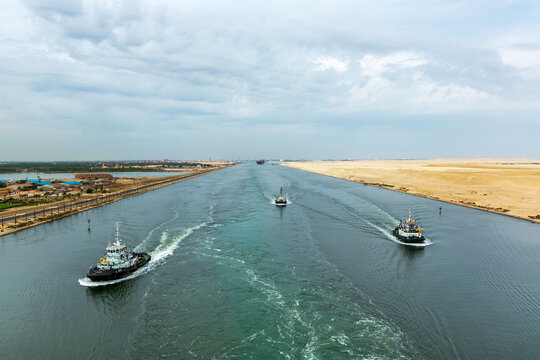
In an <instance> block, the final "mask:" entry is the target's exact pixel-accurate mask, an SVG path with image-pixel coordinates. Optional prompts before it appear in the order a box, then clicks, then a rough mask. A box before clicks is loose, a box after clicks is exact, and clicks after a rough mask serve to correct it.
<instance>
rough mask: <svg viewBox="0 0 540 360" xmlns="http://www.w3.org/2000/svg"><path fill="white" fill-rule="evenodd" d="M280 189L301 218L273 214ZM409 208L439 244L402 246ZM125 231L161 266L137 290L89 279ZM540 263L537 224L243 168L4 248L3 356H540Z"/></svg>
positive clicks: (136, 279) (12, 239)
mask: <svg viewBox="0 0 540 360" xmlns="http://www.w3.org/2000/svg"><path fill="white" fill-rule="evenodd" d="M281 186H283V189H284V192H285V194H286V195H288V196H289V198H290V199H291V201H292V203H291V204H290V205H288V206H287V207H285V208H277V207H276V206H274V205H272V204H271V200H272V197H273V196H274V195H276V194H277V193H278V192H279V188H280V187H281ZM439 206H442V207H443V212H442V214H441V215H439V212H438V209H439ZM409 207H411V208H412V209H413V212H414V214H415V217H416V218H417V221H418V222H419V223H420V225H421V226H422V228H423V229H424V230H425V233H426V235H427V237H428V238H429V239H430V241H432V242H433V244H432V245H430V246H428V247H426V248H425V249H424V250H412V249H410V248H408V247H404V246H401V245H399V244H397V243H395V242H394V241H393V240H392V237H391V236H390V233H391V230H392V228H393V227H394V226H395V225H396V224H397V223H398V221H399V218H403V217H405V216H406V214H407V212H408V208H409ZM88 217H89V218H90V219H91V220H92V230H91V232H88V231H87V228H86V221H87V218H88ZM117 221H118V222H119V223H120V230H121V236H122V237H123V238H124V239H125V240H127V241H128V242H129V243H131V244H132V245H136V246H137V248H138V249H139V250H144V251H148V252H150V253H151V254H152V257H153V260H152V262H151V263H150V264H149V265H148V267H146V268H144V269H142V270H141V271H140V272H139V273H137V274H135V275H134V276H133V277H132V278H131V279H129V280H127V281H123V282H120V283H117V284H113V285H109V286H101V287H85V286H81V285H80V284H79V279H81V278H83V276H84V274H85V273H86V271H87V270H88V268H89V267H90V266H91V265H92V264H93V263H95V262H96V261H97V259H98V258H99V257H100V256H101V255H102V253H103V249H104V246H105V245H106V243H107V241H108V240H109V239H112V237H113V225H114V223H115V222H117ZM539 259H540V236H539V232H538V226H537V225H535V224H532V223H528V222H525V221H520V220H517V219H512V218H508V217H504V216H500V215H495V214H490V213H485V212H481V211H477V210H474V209H468V208H463V207H458V206H453V205H448V204H444V203H440V202H437V201H432V200H427V199H423V198H417V197H413V196H410V195H407V194H400V193H396V192H392V191H388V190H384V189H378V188H373V187H369V186H365V185H361V184H357V183H352V182H347V181H343V180H339V179H334V178H329V177H324V176H320V175H316V174H310V173H306V172H301V171H298V170H294V169H289V168H284V167H279V166H266V165H265V166H256V165H239V166H235V167H232V168H228V169H225V170H221V171H218V172H214V173H211V174H208V175H205V176H202V177H199V178H196V179H191V180H188V181H184V182H180V183H177V184H174V185H171V186H168V187H165V188H161V189H158V190H155V191H152V192H148V193H145V194H142V195H139V196H135V197H131V198H128V199H125V200H122V201H119V202H116V203H113V204H110V205H107V206H104V207H100V208H96V209H93V210H91V211H88V212H85V213H82V214H79V215H76V216H72V217H69V218H65V219H62V220H59V221H55V222H53V223H49V224H45V225H42V226H38V227H35V228H32V229H28V230H25V231H22V232H19V233H16V234H12V235H9V236H5V237H2V238H0V261H1V262H2V264H3V266H4V269H6V270H5V271H2V272H0V284H1V285H2V292H0V349H1V350H2V354H3V356H2V357H4V356H5V358H9V359H11V358H21V359H28V358H66V359H67V358H102V357H111V356H112V357H127V358H133V359H146V358H173V359H178V358H181V359H456V358H458V359H459V358H461V359H494V358H500V359H503V358H510V357H511V358H515V359H532V358H538V357H539V356H540V345H538V343H537V339H538V338H540V330H539V329H540V310H539V309H540V306H539V304H540V287H539V286H538V285H539V283H538V275H537V271H538V268H539V265H540V260H539ZM83 283H84V281H83ZM111 354H114V355H111Z"/></svg>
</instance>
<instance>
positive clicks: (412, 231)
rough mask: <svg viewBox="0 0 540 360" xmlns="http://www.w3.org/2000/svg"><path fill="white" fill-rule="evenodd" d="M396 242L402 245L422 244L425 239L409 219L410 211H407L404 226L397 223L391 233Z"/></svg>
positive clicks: (410, 218) (414, 222)
mask: <svg viewBox="0 0 540 360" xmlns="http://www.w3.org/2000/svg"><path fill="white" fill-rule="evenodd" d="M392 234H394V236H395V237H396V238H398V240H400V241H402V242H404V243H410V244H419V243H423V242H424V241H425V240H426V238H425V237H424V235H422V229H420V227H419V226H417V225H416V221H414V220H413V219H412V217H411V209H409V219H407V220H405V224H403V223H402V222H401V220H400V221H399V225H398V226H397V227H396V228H395V229H394V231H393V232H392Z"/></svg>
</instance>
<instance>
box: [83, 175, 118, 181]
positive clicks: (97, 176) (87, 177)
mask: <svg viewBox="0 0 540 360" xmlns="http://www.w3.org/2000/svg"><path fill="white" fill-rule="evenodd" d="M75 179H90V180H95V179H106V180H112V179H113V176H112V175H111V174H75Z"/></svg>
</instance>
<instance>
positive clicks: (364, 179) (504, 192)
mask: <svg viewBox="0 0 540 360" xmlns="http://www.w3.org/2000/svg"><path fill="white" fill-rule="evenodd" d="M283 165H284V166H288V167H292V168H296V169H301V170H306V171H311V172H314V173H319V174H324V175H328V176H333V177H337V178H341V179H346V180H351V181H356V182H361V183H366V184H370V185H375V186H380V187H384V188H388V189H392V190H396V191H401V192H406V193H409V194H413V195H419V196H425V197H428V198H432V199H438V200H442V201H447V202H451V203H454V204H459V205H464V206H470V207H474V208H478V209H483V210H487V211H492V212H497V213H501V214H505V215H510V216H515V217H519V218H522V219H527V220H531V221H535V222H537V223H540V159H532V160H531V159H433V160H358V161H310V162H288V163H284V164H283Z"/></svg>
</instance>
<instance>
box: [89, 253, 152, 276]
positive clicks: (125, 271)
mask: <svg viewBox="0 0 540 360" xmlns="http://www.w3.org/2000/svg"><path fill="white" fill-rule="evenodd" d="M137 257H138V258H139V261H137V263H136V264H135V265H133V266H129V267H126V268H122V269H105V270H102V269H98V268H97V267H95V266H94V267H93V268H91V269H90V270H89V271H88V274H86V277H87V278H89V279H90V280H92V281H109V280H117V279H121V278H123V277H126V276H128V275H129V274H131V273H133V272H134V271H135V270H137V269H139V268H141V267H143V266H144V265H146V264H148V262H149V261H150V259H151V258H152V257H151V256H150V255H149V254H147V253H138V254H137Z"/></svg>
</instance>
